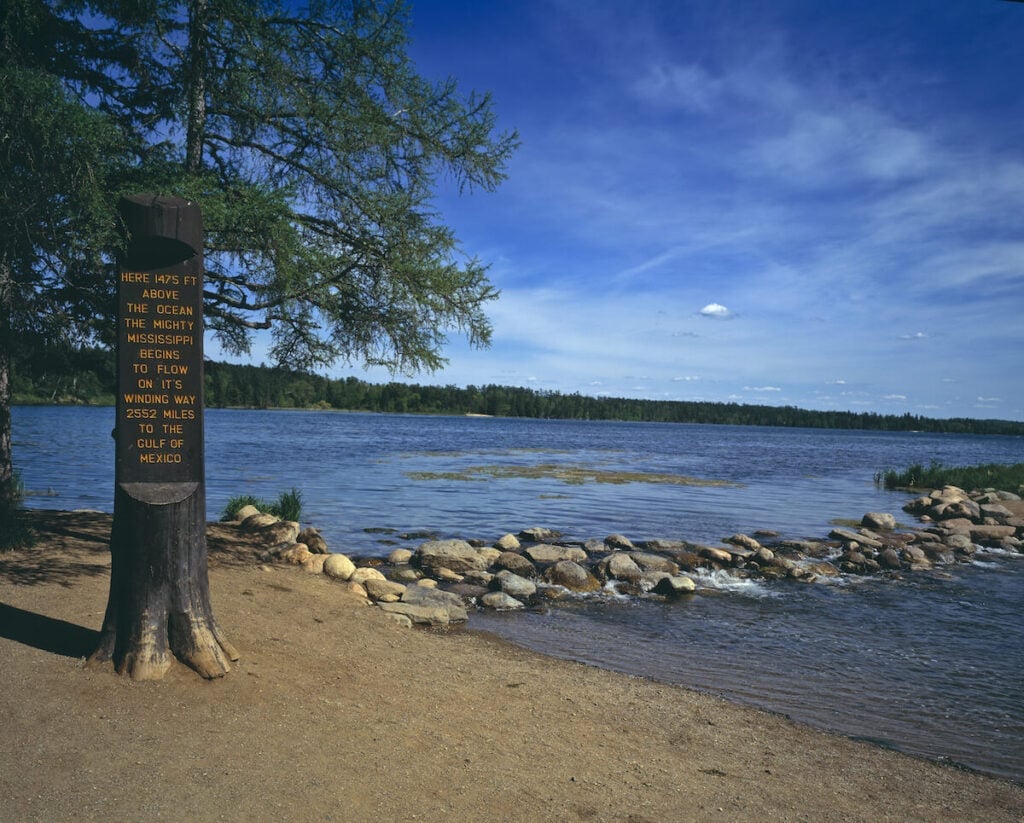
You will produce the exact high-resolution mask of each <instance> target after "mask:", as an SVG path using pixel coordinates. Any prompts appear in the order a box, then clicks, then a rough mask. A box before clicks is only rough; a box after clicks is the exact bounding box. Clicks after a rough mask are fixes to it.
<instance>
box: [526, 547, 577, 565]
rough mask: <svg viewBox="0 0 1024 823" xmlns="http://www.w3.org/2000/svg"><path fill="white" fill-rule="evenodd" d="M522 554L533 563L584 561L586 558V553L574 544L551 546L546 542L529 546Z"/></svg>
mask: <svg viewBox="0 0 1024 823" xmlns="http://www.w3.org/2000/svg"><path fill="white" fill-rule="evenodd" d="M523 554H525V555H526V556H527V557H528V558H529V559H530V560H532V561H533V562H534V563H559V562H561V561H563V560H570V561H573V562H584V561H585V560H586V559H587V553H586V552H585V551H583V549H580V548H577V547H576V546H552V545H550V544H548V543H540V544H539V545H536V546H530V547H529V548H527V549H526V550H525V551H524V552H523Z"/></svg>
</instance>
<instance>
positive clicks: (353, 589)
mask: <svg viewBox="0 0 1024 823" xmlns="http://www.w3.org/2000/svg"><path fill="white" fill-rule="evenodd" d="M345 591H347V592H348V593H349V594H354V595H355V596H356V597H359V598H362V599H363V600H364V601H365V603H366V605H370V596H369V595H368V594H367V593H366V588H365V587H364V586H363V584H362V583H353V582H352V581H351V580H349V581H347V582H346V583H345Z"/></svg>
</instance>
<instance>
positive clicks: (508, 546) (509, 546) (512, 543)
mask: <svg viewBox="0 0 1024 823" xmlns="http://www.w3.org/2000/svg"><path fill="white" fill-rule="evenodd" d="M494 545H495V547H496V548H499V549H501V550H502V551H503V552H515V551H519V549H520V548H522V546H521V544H520V543H519V538H518V537H516V536H515V535H514V534H504V535H502V536H501V537H499V538H498V542H497V543H495V544H494Z"/></svg>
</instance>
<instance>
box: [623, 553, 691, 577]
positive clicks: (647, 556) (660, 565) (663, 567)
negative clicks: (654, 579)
mask: <svg viewBox="0 0 1024 823" xmlns="http://www.w3.org/2000/svg"><path fill="white" fill-rule="evenodd" d="M629 556H630V558H632V560H633V562H634V563H636V564H637V565H638V566H639V567H640V568H641V569H643V570H644V571H645V572H665V573H666V574H671V575H676V574H679V564H678V563H676V562H675V561H674V560H671V559H670V558H668V557H663V556H662V555H660V554H652V553H650V552H630V553H629Z"/></svg>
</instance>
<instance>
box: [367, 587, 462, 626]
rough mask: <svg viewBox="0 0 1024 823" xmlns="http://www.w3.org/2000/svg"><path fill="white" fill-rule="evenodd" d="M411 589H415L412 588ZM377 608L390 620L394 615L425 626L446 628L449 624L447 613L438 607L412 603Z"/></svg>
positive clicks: (391, 604) (399, 603)
mask: <svg viewBox="0 0 1024 823" xmlns="http://www.w3.org/2000/svg"><path fill="white" fill-rule="evenodd" d="M412 588H416V586H413V587H412ZM377 606H378V607H379V608H380V609H381V610H382V611H383V612H384V613H385V614H387V615H389V616H390V617H391V619H395V617H394V616H395V615H401V616H402V617H405V618H406V619H407V620H409V621H410V622H411V623H420V624H423V625H427V626H447V625H448V624H449V623H450V622H451V615H450V614H449V612H448V611H447V610H446V609H444V608H440V607H434V606H419V605H416V604H414V603H403V602H401V601H399V602H397V603H378V604H377Z"/></svg>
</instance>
